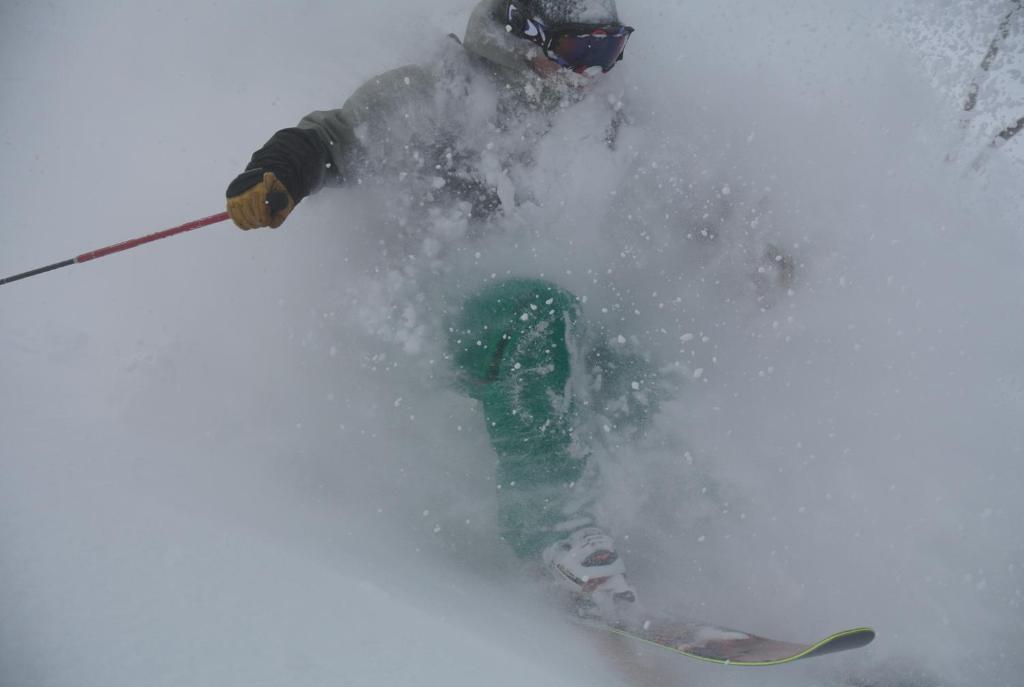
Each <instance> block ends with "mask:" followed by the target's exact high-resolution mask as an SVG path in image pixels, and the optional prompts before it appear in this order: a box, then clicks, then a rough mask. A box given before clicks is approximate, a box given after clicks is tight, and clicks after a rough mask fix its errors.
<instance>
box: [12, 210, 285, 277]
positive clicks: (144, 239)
mask: <svg viewBox="0 0 1024 687" xmlns="http://www.w3.org/2000/svg"><path fill="white" fill-rule="evenodd" d="M287 203H288V199H287V197H285V194H283V193H271V194H270V195H269V196H268V198H267V204H268V205H269V206H270V211H271V213H274V212H277V210H279V209H280V208H283V207H285V206H286V205H287ZM227 219H229V215H228V213H226V212H222V213H220V214H217V215H211V216H210V217H204V218H203V219H197V220H193V221H191V222H186V223H185V224H182V225H180V226H177V227H171V228H170V229H164V230H163V231H158V232H156V233H154V234H148V235H146V236H140V237H139V238H136V239H129V240H128V241H122V242H121V243H115V244H114V245H112V246H107V247H106V248H98V249H96V250H92V251H89V252H88V253H82V254H81V255H78V256H76V257H73V258H69V259H67V260H61V261H60V262H55V263H53V264H52V265H47V266H46V267H38V268H36V269H34V270H29V271H28V272H22V273H21V274H16V275H14V276H13V277H7V278H5V279H0V286H3V285H4V284H9V283H11V282H13V281H18V280H20V279H27V278H29V277H34V276H36V275H37V274H43V273H44V272H52V271H53V270H58V269H60V268H61V267H68V266H70V265H77V264H78V263H80V262H89V261H90V260H95V259H96V258H102V257H105V256H107V255H112V254H114V253H120V252H121V251H124V250H128V249H129V248H135V247H136V246H141V245H143V244H145V243H152V242H153V241H159V240H160V239H165V238H168V237H169V236H176V235H178V234H184V233H185V232H186V231H192V230H193V229H199V228H200V227H207V226H209V225H211V224H217V223H219V222H223V221H225V220H227Z"/></svg>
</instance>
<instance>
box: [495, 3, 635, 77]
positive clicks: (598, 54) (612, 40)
mask: <svg viewBox="0 0 1024 687" xmlns="http://www.w3.org/2000/svg"><path fill="white" fill-rule="evenodd" d="M506 20H507V21H508V25H507V28H508V30H509V31H510V32H511V33H512V34H513V35H516V36H519V37H520V38H525V39H526V40H528V41H531V42H532V43H536V44H537V45H539V46H540V48H541V49H542V50H543V51H544V56H545V57H547V58H548V59H549V60H551V61H552V62H555V63H557V64H559V65H561V66H562V67H565V68H566V69H571V70H572V71H574V72H577V73H581V74H582V73H583V72H585V71H586V70H588V69H591V68H592V67H600V68H601V71H602V72H607V71H609V70H611V68H612V67H614V66H615V63H616V62H618V61H619V60H621V59H622V54H623V52H624V51H625V49H626V42H627V41H628V40H629V36H630V34H632V33H633V27H632V26H621V25H619V24H612V25H609V26H594V25H587V24H566V25H563V26H557V27H549V26H547V25H545V24H544V22H542V21H540V20H539V19H537V18H535V17H528V16H527V15H526V14H525V13H524V12H523V10H522V9H521V8H520V7H519V5H517V4H516V3H515V2H510V3H508V11H507V12H506Z"/></svg>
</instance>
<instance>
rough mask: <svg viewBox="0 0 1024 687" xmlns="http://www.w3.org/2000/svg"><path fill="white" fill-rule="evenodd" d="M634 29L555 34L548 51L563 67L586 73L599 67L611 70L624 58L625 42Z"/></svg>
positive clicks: (625, 27)
mask: <svg viewBox="0 0 1024 687" xmlns="http://www.w3.org/2000/svg"><path fill="white" fill-rule="evenodd" d="M631 33H633V29H631V28H630V27H628V26H624V27H621V28H617V29H614V30H612V31H609V30H607V29H595V30H593V31H591V32H589V33H582V34H581V33H578V32H571V31H568V32H557V33H554V34H553V36H552V38H551V42H550V45H548V46H547V49H546V52H547V53H548V57H551V58H552V59H554V60H555V61H556V62H558V63H559V64H561V65H562V66H563V67H568V68H569V69H574V70H583V69H588V68H590V67H600V68H601V69H602V71H606V72H607V71H608V70H610V69H611V68H612V67H614V66H615V63H616V62H618V61H619V60H620V59H622V53H623V51H624V50H625V49H626V42H627V41H628V40H629V35H630V34H631Z"/></svg>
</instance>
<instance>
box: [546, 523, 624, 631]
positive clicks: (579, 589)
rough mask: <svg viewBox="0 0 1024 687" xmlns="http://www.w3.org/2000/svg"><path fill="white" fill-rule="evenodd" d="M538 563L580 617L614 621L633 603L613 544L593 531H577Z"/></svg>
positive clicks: (588, 528)
mask: <svg viewBox="0 0 1024 687" xmlns="http://www.w3.org/2000/svg"><path fill="white" fill-rule="evenodd" d="M542 559H543V561H544V566H545V568H547V570H548V572H549V573H550V574H551V576H552V577H554V579H555V580H556V581H557V583H558V585H559V586H560V587H562V588H564V589H567V590H569V591H570V592H571V593H572V594H573V600H574V610H575V611H576V612H577V613H578V614H579V615H581V616H584V617H596V618H601V619H604V620H615V619H617V618H618V617H619V616H620V615H621V614H622V611H623V610H624V609H626V608H628V607H630V606H632V604H634V603H635V602H636V591H635V590H634V589H633V585H631V584H630V583H629V582H628V581H627V580H626V565H625V564H624V563H623V562H622V560H621V559H620V558H619V555H618V554H617V553H616V552H615V543H614V542H613V541H612V538H611V537H609V536H608V535H607V534H605V533H604V532H603V531H602V530H600V529H599V528H597V527H584V528H582V529H578V530H576V531H575V532H573V533H572V534H570V535H569V536H568V537H566V538H565V539H563V540H562V541H558V542H555V543H554V544H551V545H550V546H549V547H548V548H546V549H544V552H543V554H542Z"/></svg>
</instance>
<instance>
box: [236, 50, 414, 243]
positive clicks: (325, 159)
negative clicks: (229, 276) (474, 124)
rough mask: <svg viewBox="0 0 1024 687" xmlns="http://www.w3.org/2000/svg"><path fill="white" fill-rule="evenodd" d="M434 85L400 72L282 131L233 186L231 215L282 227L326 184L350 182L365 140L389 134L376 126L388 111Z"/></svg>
mask: <svg viewBox="0 0 1024 687" xmlns="http://www.w3.org/2000/svg"><path fill="white" fill-rule="evenodd" d="M433 85H434V82H433V77H432V76H431V75H430V73H429V72H428V71H427V70H426V69H423V68H421V67H402V68H399V69H395V70H392V71H390V72H387V73H385V74H382V75H380V76H378V77H376V78H374V79H371V80H370V81H368V82H367V83H365V84H363V85H362V86H360V87H359V89H357V90H356V92H355V93H353V94H352V96H351V97H350V98H349V99H348V100H347V101H346V102H345V105H344V106H343V107H341V108H340V109H336V110H323V111H318V112H312V113H310V114H308V115H306V116H305V117H304V118H303V119H302V121H300V122H299V125H298V126H296V127H292V128H289V129H282V130H281V131H278V132H277V133H276V134H274V135H273V136H272V137H271V138H270V140H269V141H267V143H266V144H265V145H264V146H263V147H262V148H260V149H259V150H257V151H256V152H255V153H253V156H252V160H251V161H250V162H249V164H248V166H247V167H246V171H245V172H243V173H242V174H240V175H239V176H238V177H237V178H235V180H234V181H233V182H231V184H230V185H229V186H228V191H227V196H228V213H229V214H230V215H231V218H232V219H233V220H234V221H235V224H237V225H238V226H239V227H240V228H242V229H252V228H255V227H261V226H270V227H277V226H280V225H281V223H283V222H284V220H285V218H287V216H288V214H289V213H290V212H291V210H292V209H293V208H294V207H295V205H297V204H298V203H299V202H301V201H302V199H303V198H305V197H306V196H308V195H310V194H311V193H314V192H316V191H317V190H319V189H320V187H322V186H323V185H324V184H326V183H333V184H343V183H345V182H346V181H348V180H349V179H350V178H352V176H353V171H354V167H355V165H356V164H358V161H359V159H360V157H361V156H362V154H363V144H362V143H361V140H372V138H373V137H374V136H379V135H385V134H386V132H379V131H375V130H374V124H377V123H379V122H382V121H384V120H385V117H384V115H385V114H386V113H387V112H388V111H393V110H394V109H395V108H399V107H403V106H404V107H410V106H411V105H412V104H413V101H414V100H415V99H416V98H418V97H422V96H424V95H427V94H429V93H431V92H432V89H433ZM357 131H358V132H359V135H357ZM268 173H269V174H268ZM282 191H283V192H284V193H285V194H286V196H287V200H288V202H287V203H286V204H283V207H278V208H272V207H271V205H272V203H271V202H270V197H271V196H272V194H273V193H275V192H278V193H280V192H282Z"/></svg>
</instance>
